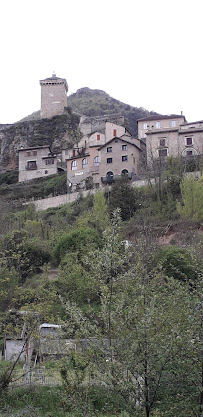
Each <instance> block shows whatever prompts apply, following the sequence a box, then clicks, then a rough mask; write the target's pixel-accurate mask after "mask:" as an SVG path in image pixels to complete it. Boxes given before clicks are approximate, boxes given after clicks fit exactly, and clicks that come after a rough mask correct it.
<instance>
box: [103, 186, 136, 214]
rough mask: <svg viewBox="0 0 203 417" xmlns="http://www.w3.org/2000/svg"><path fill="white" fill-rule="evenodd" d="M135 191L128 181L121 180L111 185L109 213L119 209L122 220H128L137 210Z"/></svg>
mask: <svg viewBox="0 0 203 417" xmlns="http://www.w3.org/2000/svg"><path fill="white" fill-rule="evenodd" d="M136 193H137V191H136V190H135V189H134V188H133V187H132V186H131V184H130V183H129V180H128V179H126V178H121V179H120V180H118V181H115V183H114V184H113V185H112V188H111V191H110V195H109V199H108V200H109V212H110V213H112V212H113V211H114V210H116V209H117V208H120V209H121V218H122V220H129V219H130V217H132V215H133V214H134V213H135V211H136V209H137V203H136V195H137V194H136Z"/></svg>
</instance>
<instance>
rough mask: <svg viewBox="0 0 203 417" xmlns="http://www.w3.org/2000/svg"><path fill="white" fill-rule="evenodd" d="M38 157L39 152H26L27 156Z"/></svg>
mask: <svg viewBox="0 0 203 417" xmlns="http://www.w3.org/2000/svg"><path fill="white" fill-rule="evenodd" d="M36 155H37V151H26V152H25V156H36Z"/></svg>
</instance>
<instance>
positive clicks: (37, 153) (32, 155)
mask: <svg viewBox="0 0 203 417" xmlns="http://www.w3.org/2000/svg"><path fill="white" fill-rule="evenodd" d="M18 152H19V177H18V180H19V182H23V181H30V180H33V179H35V178H40V177H46V176H48V175H53V174H56V173H57V158H56V156H55V155H53V154H52V153H51V150H50V148H49V146H39V147H34V148H23V149H19V151H18Z"/></svg>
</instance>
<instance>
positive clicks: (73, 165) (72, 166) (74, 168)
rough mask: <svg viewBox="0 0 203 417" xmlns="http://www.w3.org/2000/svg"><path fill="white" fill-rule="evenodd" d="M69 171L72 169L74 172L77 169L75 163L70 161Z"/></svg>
mask: <svg viewBox="0 0 203 417" xmlns="http://www.w3.org/2000/svg"><path fill="white" fill-rule="evenodd" d="M71 169H72V171H75V170H76V169H77V161H72V163H71Z"/></svg>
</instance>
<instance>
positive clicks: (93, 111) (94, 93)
mask: <svg viewBox="0 0 203 417" xmlns="http://www.w3.org/2000/svg"><path fill="white" fill-rule="evenodd" d="M68 104H69V106H70V107H71V108H72V110H73V111H75V112H77V113H79V114H84V115H87V116H103V115H106V114H108V115H111V114H115V113H119V114H121V115H123V116H124V117H125V119H126V121H127V125H128V128H129V129H130V131H131V133H132V134H133V135H137V120H138V119H140V118H141V117H144V116H146V115H150V114H156V113H154V112H149V111H148V110H146V109H143V108H142V107H139V108H138V107H133V106H130V105H129V104H125V103H122V102H121V101H119V100H116V99H115V98H113V97H111V96H110V95H109V94H107V93H106V92H105V91H102V90H91V89H90V88H88V87H85V88H81V89H79V90H77V92H76V93H75V94H71V95H70V96H69V97H68Z"/></svg>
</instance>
